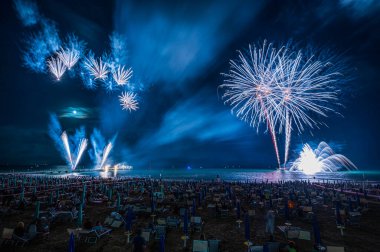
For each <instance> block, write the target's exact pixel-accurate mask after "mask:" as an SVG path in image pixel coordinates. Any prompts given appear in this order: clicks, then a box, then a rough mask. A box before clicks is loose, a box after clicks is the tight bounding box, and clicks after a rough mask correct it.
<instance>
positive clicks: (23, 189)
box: [20, 185, 25, 202]
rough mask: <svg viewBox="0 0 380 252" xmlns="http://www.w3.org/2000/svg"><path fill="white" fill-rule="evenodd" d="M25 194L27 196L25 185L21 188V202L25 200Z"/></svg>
mask: <svg viewBox="0 0 380 252" xmlns="http://www.w3.org/2000/svg"><path fill="white" fill-rule="evenodd" d="M24 194H25V188H24V185H23V186H22V188H21V193H20V202H21V201H23V200H24Z"/></svg>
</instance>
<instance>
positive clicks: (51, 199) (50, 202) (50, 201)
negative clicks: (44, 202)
mask: <svg viewBox="0 0 380 252" xmlns="http://www.w3.org/2000/svg"><path fill="white" fill-rule="evenodd" d="M49 205H53V192H50V196H49Z"/></svg>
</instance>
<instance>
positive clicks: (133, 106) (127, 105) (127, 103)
mask: <svg viewBox="0 0 380 252" xmlns="http://www.w3.org/2000/svg"><path fill="white" fill-rule="evenodd" d="M119 101H120V105H121V107H122V108H123V110H129V111H132V110H137V109H138V108H139V107H138V102H137V100H136V94H134V93H132V92H123V93H121V95H119Z"/></svg>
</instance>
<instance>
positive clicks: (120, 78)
mask: <svg viewBox="0 0 380 252" xmlns="http://www.w3.org/2000/svg"><path fill="white" fill-rule="evenodd" d="M132 73H133V71H132V69H131V68H128V69H127V70H124V66H123V67H120V66H119V67H118V68H117V69H116V70H115V72H114V73H113V74H112V76H113V79H114V80H115V82H116V83H117V84H118V85H120V86H122V85H125V84H127V82H128V81H129V79H130V78H131V77H132Z"/></svg>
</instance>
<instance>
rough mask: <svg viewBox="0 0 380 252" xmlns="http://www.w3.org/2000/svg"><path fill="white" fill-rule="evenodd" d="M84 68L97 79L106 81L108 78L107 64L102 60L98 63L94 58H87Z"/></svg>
mask: <svg viewBox="0 0 380 252" xmlns="http://www.w3.org/2000/svg"><path fill="white" fill-rule="evenodd" d="M84 66H85V67H86V69H87V70H88V71H89V72H90V74H91V75H92V76H93V77H95V79H101V80H104V79H106V78H107V74H108V69H107V64H106V63H104V62H103V61H102V59H101V58H99V60H98V61H97V60H96V59H95V58H94V57H93V56H89V57H86V59H85V61H84Z"/></svg>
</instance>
